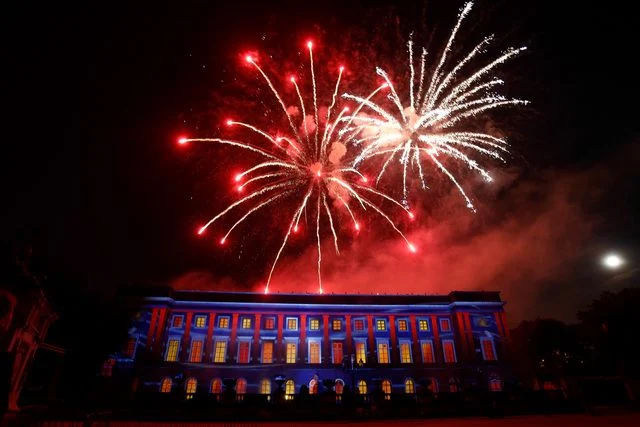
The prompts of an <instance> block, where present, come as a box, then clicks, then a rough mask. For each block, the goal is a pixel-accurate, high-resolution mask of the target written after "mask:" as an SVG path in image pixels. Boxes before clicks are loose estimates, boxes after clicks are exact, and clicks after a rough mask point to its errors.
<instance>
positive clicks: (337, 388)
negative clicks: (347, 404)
mask: <svg viewBox="0 0 640 427" xmlns="http://www.w3.org/2000/svg"><path fill="white" fill-rule="evenodd" d="M334 389H335V392H336V400H337V401H340V400H341V399H342V393H343V392H344V381H342V380H341V379H340V378H338V379H337V380H336V383H335V386H334Z"/></svg>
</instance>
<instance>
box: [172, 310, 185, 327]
mask: <svg viewBox="0 0 640 427" xmlns="http://www.w3.org/2000/svg"><path fill="white" fill-rule="evenodd" d="M178 319H180V326H175V321H176V320H178ZM183 327H184V314H174V315H173V317H171V329H182V328H183Z"/></svg>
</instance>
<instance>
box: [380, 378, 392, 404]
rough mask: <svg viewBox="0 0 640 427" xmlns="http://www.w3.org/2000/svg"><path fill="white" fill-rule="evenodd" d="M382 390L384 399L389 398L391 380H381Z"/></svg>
mask: <svg viewBox="0 0 640 427" xmlns="http://www.w3.org/2000/svg"><path fill="white" fill-rule="evenodd" d="M382 392H383V393H384V400H389V399H391V381H389V380H384V381H382Z"/></svg>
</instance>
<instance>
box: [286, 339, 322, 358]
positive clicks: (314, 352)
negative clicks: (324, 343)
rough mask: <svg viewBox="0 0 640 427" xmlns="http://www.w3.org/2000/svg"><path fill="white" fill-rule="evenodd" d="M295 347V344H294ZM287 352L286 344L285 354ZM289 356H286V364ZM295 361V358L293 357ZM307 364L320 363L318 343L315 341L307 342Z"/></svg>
mask: <svg viewBox="0 0 640 427" xmlns="http://www.w3.org/2000/svg"><path fill="white" fill-rule="evenodd" d="M294 346H295V344H294ZM288 351H289V344H287V352H288ZM288 359H289V355H288V354H287V363H295V362H289V360H288ZM294 359H295V356H294ZM309 363H320V343H319V342H317V341H310V342H309Z"/></svg>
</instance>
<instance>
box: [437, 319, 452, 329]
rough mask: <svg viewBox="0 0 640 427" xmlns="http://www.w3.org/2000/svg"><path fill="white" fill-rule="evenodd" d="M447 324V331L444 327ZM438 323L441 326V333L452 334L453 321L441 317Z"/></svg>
mask: <svg viewBox="0 0 640 427" xmlns="http://www.w3.org/2000/svg"><path fill="white" fill-rule="evenodd" d="M445 322H446V324H447V325H448V326H447V329H445V328H444V327H443V326H442V325H443V324H444V323H445ZM438 323H439V325H440V332H451V319H449V318H448V317H441V318H440V319H438Z"/></svg>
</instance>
